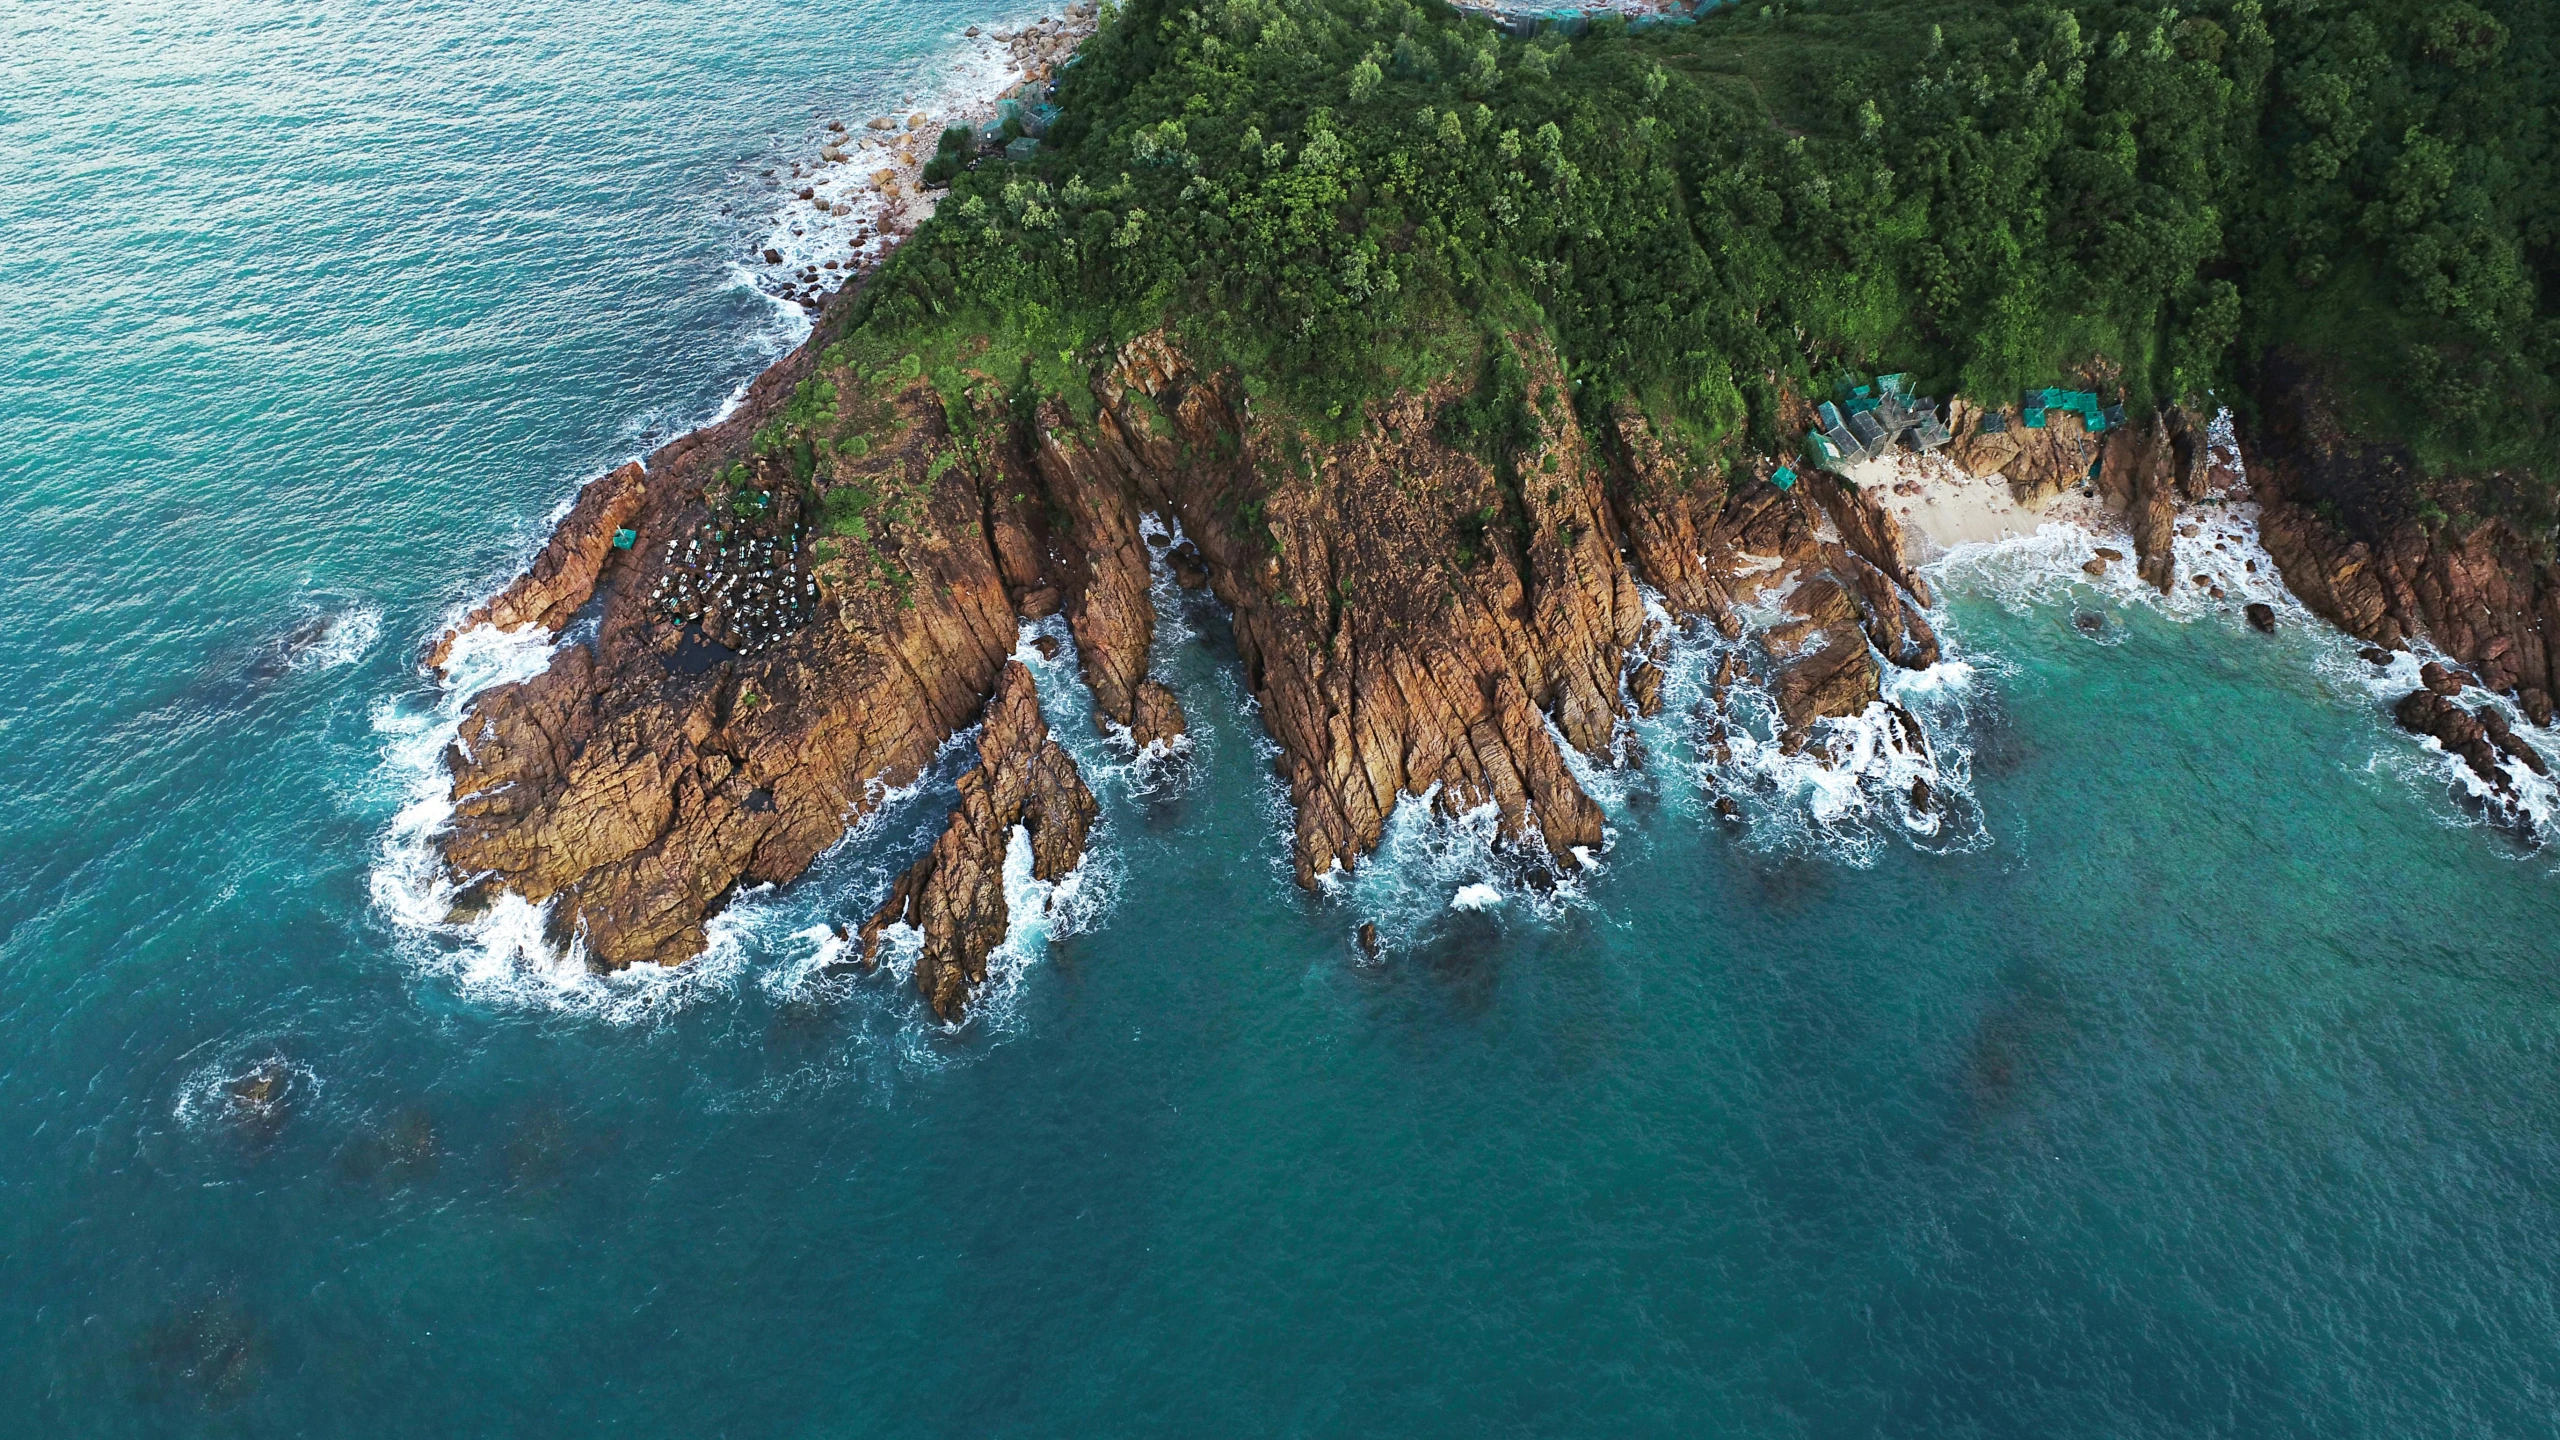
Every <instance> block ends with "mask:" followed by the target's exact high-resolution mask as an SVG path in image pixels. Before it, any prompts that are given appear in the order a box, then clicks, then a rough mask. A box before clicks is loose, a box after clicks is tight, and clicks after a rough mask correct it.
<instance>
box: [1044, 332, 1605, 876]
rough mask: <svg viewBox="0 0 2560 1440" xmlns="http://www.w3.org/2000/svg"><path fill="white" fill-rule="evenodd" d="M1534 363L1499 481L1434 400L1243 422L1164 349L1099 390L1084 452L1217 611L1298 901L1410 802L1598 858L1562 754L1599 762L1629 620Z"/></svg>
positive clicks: (1551, 368)
mask: <svg viewBox="0 0 2560 1440" xmlns="http://www.w3.org/2000/svg"><path fill="white" fill-rule="evenodd" d="M1529 361H1530V372H1531V379H1530V404H1529V409H1530V412H1531V419H1530V434H1529V436H1528V439H1527V443H1526V444H1525V445H1524V446H1523V447H1522V453H1521V454H1520V455H1519V456H1518V457H1517V459H1516V466H1514V467H1513V468H1512V470H1511V473H1510V474H1508V475H1506V474H1504V473H1500V472H1499V471H1498V469H1497V466H1496V464H1494V463H1488V462H1487V461H1486V460H1484V459H1481V458H1479V457H1477V456H1474V455H1471V454H1468V453H1466V452H1464V451H1462V450H1459V449H1457V448H1455V447H1453V446H1452V445H1450V444H1448V443H1447V442H1446V441H1444V440H1443V439H1442V438H1441V434H1440V428H1439V425H1438V421H1439V418H1440V412H1441V411H1442V409H1443V407H1445V406H1447V405H1450V404H1452V403H1454V402H1455V401H1456V400H1457V399H1458V398H1459V397H1458V396H1457V395H1456V393H1455V392H1454V391H1453V390H1450V389H1447V388H1439V389H1434V390H1431V391H1427V392H1422V393H1413V394H1406V395H1402V396H1399V397H1396V398H1395V399H1394V400H1392V401H1390V402H1388V403H1386V404H1384V405H1381V406H1378V407H1376V408H1375V409H1373V410H1372V411H1371V412H1370V413H1369V414H1368V415H1367V416H1366V417H1365V419H1366V424H1365V425H1364V426H1362V427H1361V430H1360V432H1359V433H1358V434H1357V435H1356V436H1353V437H1350V438H1346V439H1339V440H1331V441H1328V440H1323V439H1320V438H1319V437H1315V436H1312V435H1309V434H1306V433H1305V432H1303V431H1300V430H1298V429H1296V428H1294V427H1284V426H1279V425H1264V424H1261V423H1259V422H1257V421H1256V420H1255V418H1254V417H1253V415H1252V413H1251V408H1250V406H1249V405H1246V404H1245V403H1243V402H1242V401H1241V399H1240V397H1237V396H1235V395H1234V394H1233V393H1232V392H1231V391H1230V390H1229V389H1228V387H1227V386H1226V385H1225V384H1224V383H1222V382H1220V381H1218V380H1215V379H1211V378H1204V377H1200V376H1196V375H1194V374H1193V373H1191V372H1190V371H1189V369H1188V368H1187V367H1186V366H1185V365H1184V364H1183V363H1182V361H1181V359H1180V357H1178V356H1177V355H1176V354H1174V352H1173V351H1172V350H1171V349H1170V348H1169V347H1167V346H1165V345H1164V344H1163V343H1162V342H1160V341H1157V340H1154V339H1146V340H1141V341H1140V342H1138V343H1136V344H1133V345H1132V346H1130V347H1129V349H1128V351H1127V352H1126V353H1125V354H1124V356H1123V357H1122V361H1121V364H1120V365H1119V367H1118V369H1117V370H1116V372H1115V373H1114V374H1113V375H1111V376H1110V377H1107V378H1106V381H1105V383H1104V385H1103V387H1102V396H1103V399H1104V402H1105V404H1104V410H1103V414H1102V415H1101V416H1100V417H1098V419H1097V421H1096V422H1095V430H1096V432H1097V436H1096V440H1095V442H1094V443H1095V445H1096V447H1097V448H1098V449H1103V450H1111V449H1115V448H1117V449H1120V450H1125V452H1126V453H1127V454H1128V455H1129V457H1130V466H1131V469H1130V474H1129V479H1130V481H1131V483H1132V484H1133V486H1134V487H1135V488H1136V489H1137V491H1138V493H1139V494H1140V496H1141V497H1142V498H1143V499H1144V500H1145V501H1146V502H1147V503H1148V504H1150V505H1152V506H1154V507H1155V508H1158V509H1160V510H1162V511H1164V512H1166V513H1168V514H1170V515H1173V516H1175V517H1176V518H1178V519H1179V521H1180V522H1181V525H1182V527H1183V530H1184V532H1185V533H1186V534H1187V535H1188V536H1189V537H1190V538H1191V540H1192V542H1193V543H1194V544H1195V545H1196V546H1197V548H1198V550H1199V552H1200V556H1201V562H1202V564H1203V565H1204V567H1205V568H1206V570H1207V573H1208V577H1209V583H1210V586H1211V588H1212V589H1213V590H1214V591H1215V593H1216V594H1217V595H1218V597H1219V598H1220V599H1221V600H1223V601H1224V602H1226V604H1227V606H1228V607H1229V610H1230V612H1231V615H1232V619H1233V623H1234V629H1235V635H1236V644H1237V648H1238V650H1239V651H1240V653H1241V655H1242V657H1243V660H1244V664H1245V678H1246V680H1247V682H1248V684H1249V685H1250V687H1251V688H1252V691H1253V693H1254V696H1255V698H1256V700H1257V701H1258V702H1260V705H1261V709H1262V716H1263V722H1264V724H1265V725H1266V726H1267V727H1269V729H1270V731H1271V734H1272V736H1273V737H1274V738H1275V739H1276V740H1278V741H1279V743H1280V746H1281V750H1282V755H1281V768H1282V770H1283V772H1284V774H1285V775H1286V776H1287V779H1288V782H1289V789H1290V795H1291V798H1292V799H1293V800H1294V801H1295V802H1296V807H1297V835H1296V842H1295V846H1294V851H1295V860H1296V868H1297V872H1298V877H1299V880H1300V881H1301V883H1306V884H1312V883H1314V881H1315V880H1316V878H1317V877H1319V876H1321V875H1323V874H1325V873H1326V872H1327V871H1329V870H1331V869H1333V868H1334V867H1336V866H1342V867H1345V868H1348V867H1350V866H1351V865H1353V864H1355V863H1356V862H1357V860H1358V858H1359V857H1360V856H1362V855H1364V854H1366V853H1367V852H1369V851H1370V850H1372V849H1374V848H1375V847H1376V846H1377V844H1378V841H1379V839H1380V838H1381V836H1382V835H1383V834H1384V832H1385V827H1386V821H1387V817H1388V816H1389V815H1390V814H1391V813H1392V812H1393V811H1394V809H1395V806H1396V804H1397V802H1398V801H1399V800H1400V799H1401V798H1403V797H1405V796H1422V795H1425V794H1436V802H1435V803H1437V804H1438V805H1439V807H1440V808H1441V809H1442V810H1443V811H1445V812H1459V811H1465V810H1471V809H1474V808H1476V807H1477V806H1480V805H1487V804H1490V805H1492V806H1494V807H1495V809H1496V812H1497V813H1498V814H1499V815H1500V817H1501V823H1502V828H1503V831H1504V833H1505V834H1507V835H1509V836H1511V837H1512V838H1513V839H1515V840H1518V841H1522V842H1524V843H1527V842H1532V841H1534V842H1535V843H1542V844H1543V845H1544V846H1545V848H1546V849H1547V850H1548V851H1549V852H1550V853H1551V854H1552V855H1553V856H1554V857H1555V859H1556V861H1557V863H1559V864H1561V865H1564V866H1568V867H1569V866H1572V865H1573V864H1575V863H1576V862H1575V860H1574V858H1573V849H1574V847H1576V846H1589V847H1595V848H1596V847H1597V846H1599V845H1600V844H1601V843H1602V839H1603V836H1602V831H1601V815H1600V810H1599V807H1598V806H1597V805H1595V804H1594V803H1593V802H1592V801H1591V799H1590V797H1589V796H1588V795H1587V794H1585V793H1584V792H1583V790H1582V788H1581V786H1580V785H1578V784H1577V783H1575V781H1574V779H1573V776H1572V772H1571V769H1570V767H1569V766H1568V765H1567V764H1566V763H1565V759H1564V754H1563V750H1562V748H1561V745H1563V744H1569V745H1572V746H1575V747H1576V748H1579V749H1581V750H1583V751H1585V752H1586V753H1590V754H1600V753H1603V752H1604V751H1605V750H1606V749H1607V747H1608V744H1609V741H1610V737H1611V735H1612V733H1613V732H1614V730H1615V728H1616V725H1617V722H1618V720H1619V717H1620V716H1621V714H1622V713H1623V710H1624V705H1623V701H1622V699H1621V697H1620V694H1619V684H1618V681H1619V672H1620V668H1621V663H1622V660H1623V657H1624V655H1625V653H1626V651H1627V649H1628V647H1629V646H1630V645H1632V644H1633V643H1634V641H1635V639H1636V637H1637V634H1638V632H1639V630H1640V628H1641V626H1642V623H1643V606H1642V602H1641V600H1640V598H1639V597H1638V595H1637V593H1636V589H1635V584H1634V580H1633V577H1632V576H1631V575H1630V574H1629V572H1628V570H1627V568H1626V566H1625V564H1624V563H1623V562H1622V560H1621V559H1620V557H1619V554H1618V549H1617V541H1616V533H1617V532H1616V528H1615V524H1614V521H1613V518H1612V516H1611V513H1610V508H1609V503H1608V495H1607V489H1606V477H1605V472H1604V471H1603V470H1602V469H1601V468H1600V467H1598V466H1595V465H1593V464H1591V463H1590V451H1589V447H1588V446H1587V445H1586V444H1585V443H1584V442H1583V439H1582V436H1581V432H1580V430H1579V428H1578V426H1577V425H1576V423H1575V420H1574V416H1573V410H1572V406H1571V404H1570V403H1569V401H1567V400H1566V399H1565V391H1564V385H1563V381H1562V378H1561V376H1560V375H1559V374H1558V372H1557V369H1556V366H1555V364H1554V361H1553V358H1552V356H1549V355H1545V354H1543V353H1538V352H1533V353H1531V354H1530V355H1529ZM1503 463H1504V464H1505V465H1506V466H1509V465H1512V460H1511V457H1504V459H1503ZM1560 741H1561V744H1560ZM1435 787H1436V790H1435Z"/></svg>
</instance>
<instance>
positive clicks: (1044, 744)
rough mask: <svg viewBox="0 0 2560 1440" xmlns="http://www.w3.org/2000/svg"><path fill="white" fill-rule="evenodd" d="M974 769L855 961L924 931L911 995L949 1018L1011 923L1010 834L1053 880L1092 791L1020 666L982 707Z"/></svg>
mask: <svg viewBox="0 0 2560 1440" xmlns="http://www.w3.org/2000/svg"><path fill="white" fill-rule="evenodd" d="M985 727H986V728H985V729H984V731H983V732H982V733H981V734H980V736H979V738H978V768H977V769H975V770H972V771H970V772H969V773H968V774H966V775H963V776H961V777H960V804H959V807H958V808H957V809H955V810H953V811H952V812H951V823H950V824H949V825H948V826H947V827H945V828H944V830H943V832H942V837H941V838H940V839H938V840H936V841H934V842H933V849H932V851H931V852H930V853H928V854H927V855H926V856H925V857H924V858H923V859H921V860H919V861H917V862H916V863H915V865H914V867H913V868H911V869H909V870H908V871H907V873H906V874H904V875H901V876H899V877H898V880H897V883H896V884H894V885H892V886H891V887H890V890H889V898H888V901H887V902H886V903H884V904H883V905H882V906H881V907H880V910H879V913H877V914H875V915H873V916H872V917H871V919H870V920H869V922H867V923H866V924H864V925H863V927H862V958H863V963H864V964H866V965H869V964H875V963H877V957H878V952H879V947H880V932H882V931H883V930H886V929H887V928H888V927H889V926H891V925H892V924H897V923H900V922H903V923H905V924H909V925H912V926H914V927H916V928H917V929H918V930H921V931H923V932H924V951H923V953H922V954H921V955H920V956H918V957H917V959H916V989H917V990H919V991H921V992H923V994H924V998H925V1002H926V1003H927V1004H929V1005H931V1006H932V1007H933V1013H934V1014H936V1015H938V1016H940V1017H941V1018H943V1019H944V1020H956V1019H958V1018H959V1017H960V1014H961V1012H962V1010H963V1008H964V1007H966V1006H967V1004H968V1000H969V991H970V989H971V988H972V987H974V986H976V985H978V984H980V983H981V982H983V981H984V980H985V979H986V978H987V956H988V955H989V954H990V953H991V952H993V951H994V949H995V948H996V946H998V945H999V944H1002V943H1003V941H1004V937H1005V931H1006V929H1007V928H1008V926H1009V925H1010V924H1011V921H1012V915H1011V912H1010V910H1009V909H1008V907H1007V906H1006V903H1005V896H1004V861H1005V851H1006V849H1007V847H1009V846H1010V845H1011V844H1012V841H1013V831H1014V827H1015V826H1017V825H1019V826H1021V827H1023V829H1025V830H1027V831H1028V832H1029V833H1030V836H1031V874H1032V877H1033V878H1034V879H1039V880H1056V879H1058V878H1059V877H1061V876H1063V875H1065V874H1066V873H1067V872H1068V871H1070V870H1072V869H1074V868H1075V867H1076V862H1077V861H1079V860H1081V859H1083V858H1084V842H1085V835H1086V832H1087V831H1089V830H1090V829H1091V828H1092V825H1093V818H1094V814H1095V806H1094V800H1093V792H1092V791H1090V790H1088V789H1086V788H1085V783H1084V779H1083V777H1082V776H1080V775H1078V774H1077V773H1076V766H1075V761H1074V760H1072V759H1070V758H1069V757H1068V755H1067V752H1066V750H1065V749H1064V748H1063V747H1061V746H1060V745H1059V744H1058V742H1057V741H1056V740H1054V739H1052V738H1051V737H1050V735H1049V726H1048V722H1046V721H1044V720H1043V719H1041V718H1040V691H1039V687H1038V686H1037V685H1036V684H1035V683H1034V682H1033V680H1032V678H1031V672H1030V671H1029V670H1027V669H1025V668H1023V666H1022V663H1021V662H1020V661H1009V662H1007V663H1006V665H1005V668H1004V677H1003V679H1002V680H1000V681H999V682H998V683H997V689H996V697H995V699H994V700H993V701H991V702H989V703H988V706H987V716H986V721H985Z"/></svg>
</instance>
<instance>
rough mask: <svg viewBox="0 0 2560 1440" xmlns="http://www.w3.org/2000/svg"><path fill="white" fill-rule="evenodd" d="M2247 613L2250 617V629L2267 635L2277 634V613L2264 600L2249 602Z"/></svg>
mask: <svg viewBox="0 0 2560 1440" xmlns="http://www.w3.org/2000/svg"><path fill="white" fill-rule="evenodd" d="M2246 613H2247V615H2248V617H2249V625H2250V628H2252V629H2254V630H2257V631H2259V632H2260V633H2262V634H2267V635H2273V634H2274V633H2276V611H2275V607H2274V606H2272V605H2269V604H2268V603H2267V602H2265V601H2263V600H2252V601H2250V602H2249V608H2248V610H2247V612H2246Z"/></svg>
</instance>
